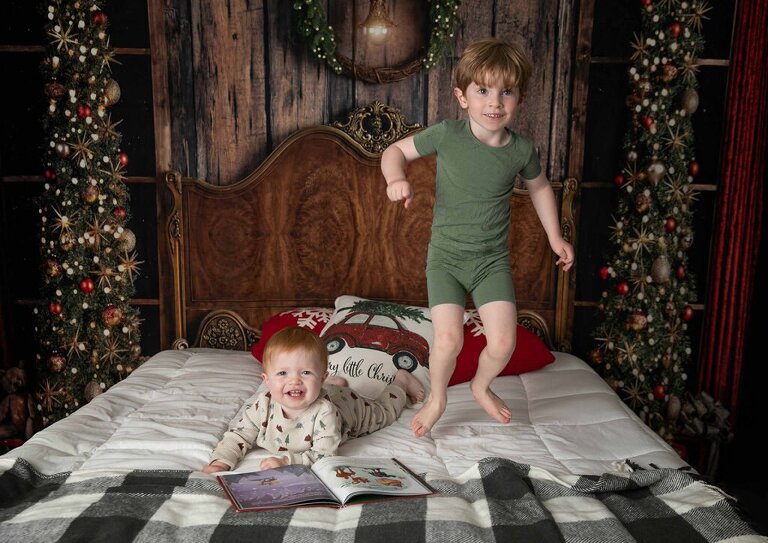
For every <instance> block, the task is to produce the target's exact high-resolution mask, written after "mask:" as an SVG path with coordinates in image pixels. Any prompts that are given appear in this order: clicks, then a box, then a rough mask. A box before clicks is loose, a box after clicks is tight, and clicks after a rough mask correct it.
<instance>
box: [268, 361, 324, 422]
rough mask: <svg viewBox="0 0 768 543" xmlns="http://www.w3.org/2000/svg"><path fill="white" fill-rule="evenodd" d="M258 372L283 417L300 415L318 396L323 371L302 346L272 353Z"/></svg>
mask: <svg viewBox="0 0 768 543" xmlns="http://www.w3.org/2000/svg"><path fill="white" fill-rule="evenodd" d="M264 369H265V372H264V373H263V374H262V378H263V379H264V382H265V383H266V384H267V388H268V389H269V392H270V393H271V395H272V399H273V400H275V401H276V402H277V403H278V404H280V405H281V406H282V408H283V414H284V415H285V417H287V418H289V419H291V418H294V417H296V416H298V415H300V414H301V413H302V412H304V410H306V409H307V408H308V407H309V406H310V405H312V403H313V402H314V401H315V400H316V399H317V398H318V396H320V392H321V390H322V388H323V381H324V380H325V377H326V375H327V373H328V372H327V371H326V369H325V367H324V366H323V364H322V361H321V360H319V359H318V357H317V356H316V355H315V353H313V352H311V351H310V350H308V349H304V348H300V347H299V348H295V349H291V350H287V351H280V352H277V353H275V354H274V356H272V357H271V359H270V360H269V363H268V364H266V366H265V368H264Z"/></svg>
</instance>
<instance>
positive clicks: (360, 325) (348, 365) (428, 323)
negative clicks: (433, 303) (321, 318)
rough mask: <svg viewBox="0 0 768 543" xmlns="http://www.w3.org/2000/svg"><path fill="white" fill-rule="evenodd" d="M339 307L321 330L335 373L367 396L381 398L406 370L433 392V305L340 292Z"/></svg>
mask: <svg viewBox="0 0 768 543" xmlns="http://www.w3.org/2000/svg"><path fill="white" fill-rule="evenodd" d="M335 305H336V311H334V313H333V316H332V317H331V320H330V322H329V323H328V324H327V325H326V327H325V329H324V330H323V332H322V333H321V334H320V335H321V337H322V338H323V339H324V340H325V345H326V347H327V348H328V372H329V373H330V374H331V375H338V376H340V377H344V378H346V379H347V381H348V382H349V386H350V387H351V388H352V389H353V390H354V391H355V392H357V393H358V394H360V395H361V396H365V397H367V398H375V397H376V396H378V395H379V394H380V393H381V392H382V391H383V390H384V387H386V386H387V385H388V384H390V383H391V382H392V381H393V380H394V377H395V373H396V372H397V370H398V368H402V369H406V370H408V371H410V372H411V373H412V374H413V375H414V377H416V378H417V379H418V380H419V381H421V383H422V384H423V385H424V389H425V392H427V393H428V392H429V369H428V367H427V364H428V362H429V350H430V348H431V346H432V338H433V336H434V334H433V330H432V319H431V314H430V312H429V309H427V308H425V307H414V306H406V305H400V304H393V303H390V302H381V301H376V300H367V299H364V298H358V297H356V296H340V297H338V298H336V303H335Z"/></svg>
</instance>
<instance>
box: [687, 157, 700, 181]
mask: <svg viewBox="0 0 768 543" xmlns="http://www.w3.org/2000/svg"><path fill="white" fill-rule="evenodd" d="M688 173H689V174H691V176H692V177H696V176H697V175H699V163H698V162H696V161H695V160H691V161H690V162H689V163H688Z"/></svg>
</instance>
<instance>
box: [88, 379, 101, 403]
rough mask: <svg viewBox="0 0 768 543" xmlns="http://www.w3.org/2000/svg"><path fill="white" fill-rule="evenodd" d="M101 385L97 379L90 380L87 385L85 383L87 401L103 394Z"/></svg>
mask: <svg viewBox="0 0 768 543" xmlns="http://www.w3.org/2000/svg"><path fill="white" fill-rule="evenodd" d="M101 392H102V391H101V387H100V386H99V383H97V382H96V381H90V382H89V383H88V384H87V385H85V399H86V401H89V402H90V401H91V400H93V399H94V398H95V397H96V396H98V395H99V394H101Z"/></svg>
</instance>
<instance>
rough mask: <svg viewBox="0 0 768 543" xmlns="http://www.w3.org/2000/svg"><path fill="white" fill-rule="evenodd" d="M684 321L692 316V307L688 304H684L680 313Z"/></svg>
mask: <svg viewBox="0 0 768 543" xmlns="http://www.w3.org/2000/svg"><path fill="white" fill-rule="evenodd" d="M681 316H682V318H683V320H684V321H686V322H687V321H689V320H691V319H692V318H693V308H692V307H691V306H689V305H686V306H685V307H684V308H683V314H682V315H681Z"/></svg>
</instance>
